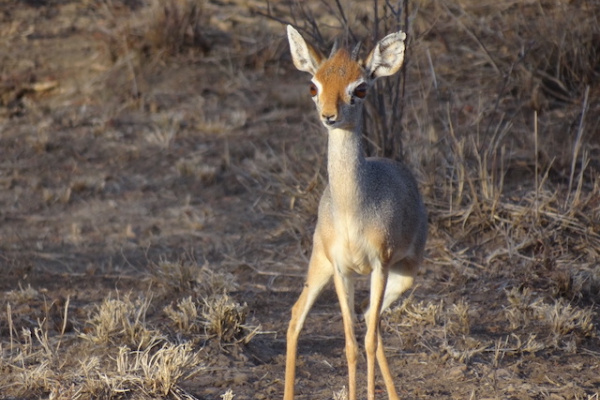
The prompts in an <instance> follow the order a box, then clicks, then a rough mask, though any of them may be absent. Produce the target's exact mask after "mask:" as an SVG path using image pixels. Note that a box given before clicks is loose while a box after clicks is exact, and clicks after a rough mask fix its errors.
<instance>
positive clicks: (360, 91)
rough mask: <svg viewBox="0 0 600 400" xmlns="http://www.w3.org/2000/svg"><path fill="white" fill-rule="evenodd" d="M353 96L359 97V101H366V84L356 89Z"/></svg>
mask: <svg viewBox="0 0 600 400" xmlns="http://www.w3.org/2000/svg"><path fill="white" fill-rule="evenodd" d="M352 95H354V96H356V97H358V98H359V99H364V98H365V97H366V96H367V85H366V84H365V83H361V84H360V85H358V86H357V87H356V88H355V89H354V92H352Z"/></svg>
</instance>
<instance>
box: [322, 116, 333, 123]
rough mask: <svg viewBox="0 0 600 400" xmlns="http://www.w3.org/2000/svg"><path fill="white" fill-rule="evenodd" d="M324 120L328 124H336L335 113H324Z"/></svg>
mask: <svg viewBox="0 0 600 400" xmlns="http://www.w3.org/2000/svg"><path fill="white" fill-rule="evenodd" d="M323 122H325V123H326V124H327V125H333V124H335V115H323Z"/></svg>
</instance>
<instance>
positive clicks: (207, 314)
mask: <svg viewBox="0 0 600 400" xmlns="http://www.w3.org/2000/svg"><path fill="white" fill-rule="evenodd" d="M247 315H248V306H247V305H246V304H244V305H241V304H239V303H237V302H235V301H234V300H233V299H232V298H231V297H229V296H228V295H226V294H224V295H221V296H215V297H212V298H205V299H204V304H203V307H202V317H203V319H204V320H205V322H204V327H205V331H206V333H207V334H208V335H210V336H214V337H216V338H217V339H219V341H221V342H224V343H228V342H233V341H236V342H241V343H248V342H249V341H250V340H251V339H252V338H253V337H254V336H255V335H256V334H257V333H258V332H259V330H260V327H252V326H248V325H246V324H245V323H246V317H247Z"/></svg>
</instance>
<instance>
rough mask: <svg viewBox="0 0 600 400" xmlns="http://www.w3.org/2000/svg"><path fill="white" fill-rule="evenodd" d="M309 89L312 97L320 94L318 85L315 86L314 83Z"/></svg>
mask: <svg viewBox="0 0 600 400" xmlns="http://www.w3.org/2000/svg"><path fill="white" fill-rule="evenodd" d="M308 89H309V90H310V95H311V96H312V97H315V96H316V95H317V93H318V92H319V90H318V89H317V85H315V84H314V83H311V84H310V86H309V88H308Z"/></svg>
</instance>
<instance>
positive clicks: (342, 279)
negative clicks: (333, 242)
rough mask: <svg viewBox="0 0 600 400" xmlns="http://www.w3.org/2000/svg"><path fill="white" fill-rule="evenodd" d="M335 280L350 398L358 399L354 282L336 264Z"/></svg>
mask: <svg viewBox="0 0 600 400" xmlns="http://www.w3.org/2000/svg"><path fill="white" fill-rule="evenodd" d="M334 268H335V272H334V274H333V282H334V283H335V291H336V293H337V296H338V300H339V302H340V308H341V311H342V320H343V321H344V335H345V337H346V360H347V362H348V400H356V361H357V358H358V344H357V343H356V336H355V335H354V321H353V318H352V316H353V312H352V307H354V304H350V301H351V298H350V297H351V294H352V293H353V292H352V289H351V288H350V285H352V284H353V282H352V280H351V278H350V277H348V276H343V275H342V273H341V272H340V271H339V270H338V268H337V266H334Z"/></svg>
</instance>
